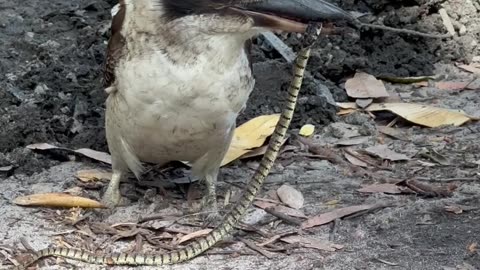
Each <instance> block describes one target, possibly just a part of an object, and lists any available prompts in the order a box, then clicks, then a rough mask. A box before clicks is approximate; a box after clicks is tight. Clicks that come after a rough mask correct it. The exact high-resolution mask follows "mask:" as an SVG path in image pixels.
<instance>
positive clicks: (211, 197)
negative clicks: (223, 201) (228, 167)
mask: <svg viewBox="0 0 480 270" xmlns="http://www.w3.org/2000/svg"><path fill="white" fill-rule="evenodd" d="M217 177H218V170H214V171H213V172H209V173H207V174H206V175H205V186H206V188H207V190H206V194H205V196H204V197H203V199H202V204H201V210H200V211H201V212H202V213H203V214H202V216H203V217H204V219H205V221H206V223H215V222H218V221H220V219H221V216H220V214H219V213H218V205H217V193H216V183H217Z"/></svg>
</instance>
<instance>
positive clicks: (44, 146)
mask: <svg viewBox="0 0 480 270" xmlns="http://www.w3.org/2000/svg"><path fill="white" fill-rule="evenodd" d="M26 147H27V148H28V149H30V150H50V149H66V148H62V147H58V146H55V145H52V144H48V143H34V144H30V145H27V146H26Z"/></svg>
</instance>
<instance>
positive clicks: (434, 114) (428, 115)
mask: <svg viewBox="0 0 480 270" xmlns="http://www.w3.org/2000/svg"><path fill="white" fill-rule="evenodd" d="M337 106H338V107H340V108H342V109H345V110H348V109H352V110H353V109H358V107H357V105H356V104H355V103H354V102H337ZM365 110H367V111H369V112H376V111H390V112H392V113H394V114H397V115H398V116H401V117H403V118H405V119H406V120H408V121H410V122H412V123H415V124H418V125H423V126H427V127H439V126H444V125H455V126H460V125H462V124H464V123H466V122H468V121H470V120H478V119H479V118H476V117H473V116H469V115H467V114H465V113H464V112H463V111H460V110H449V109H444V108H438V107H433V106H428V105H423V104H415V103H373V104H372V105H370V106H368V107H367V108H366V109H365Z"/></svg>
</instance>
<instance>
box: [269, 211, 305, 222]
mask: <svg viewBox="0 0 480 270" xmlns="http://www.w3.org/2000/svg"><path fill="white" fill-rule="evenodd" d="M264 210H265V212H267V213H269V214H271V215H274V216H276V217H277V218H279V219H281V220H283V221H285V222H287V223H290V224H293V225H301V224H302V221H300V220H298V219H296V218H294V217H291V216H289V215H286V214H284V213H281V212H278V211H276V210H274V209H273V208H272V207H267V208H265V209H264Z"/></svg>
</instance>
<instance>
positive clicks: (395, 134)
mask: <svg viewBox="0 0 480 270" xmlns="http://www.w3.org/2000/svg"><path fill="white" fill-rule="evenodd" d="M377 130H378V131H379V132H381V133H383V134H385V135H388V136H390V137H392V138H395V139H398V140H401V141H410V138H408V136H407V135H405V134H404V133H403V132H401V131H400V130H398V129H396V128H392V127H386V126H378V127H377Z"/></svg>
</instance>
